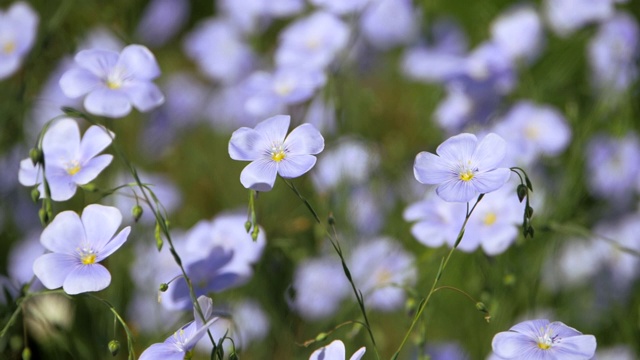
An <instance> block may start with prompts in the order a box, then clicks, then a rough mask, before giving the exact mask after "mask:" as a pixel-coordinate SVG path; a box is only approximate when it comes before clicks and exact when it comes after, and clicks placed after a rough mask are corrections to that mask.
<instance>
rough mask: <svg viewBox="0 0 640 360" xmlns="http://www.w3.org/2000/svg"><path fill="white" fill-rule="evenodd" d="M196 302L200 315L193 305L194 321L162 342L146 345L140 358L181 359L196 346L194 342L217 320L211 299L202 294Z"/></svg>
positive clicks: (146, 359) (150, 359)
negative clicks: (200, 311)
mask: <svg viewBox="0 0 640 360" xmlns="http://www.w3.org/2000/svg"><path fill="white" fill-rule="evenodd" d="M198 304H199V305H200V308H201V309H202V315H203V317H204V319H203V318H202V317H201V316H200V313H199V312H198V310H197V309H196V308H195V307H194V309H193V319H194V321H192V322H190V323H188V324H187V325H185V326H183V327H182V328H180V330H178V331H176V332H175V333H174V334H173V335H172V336H170V337H168V338H167V340H165V341H164V342H163V343H157V344H153V345H151V346H150V347H148V348H147V349H146V350H145V351H144V352H143V353H142V354H141V355H140V360H154V359H164V360H182V359H184V358H185V356H187V352H189V351H190V350H191V349H193V348H194V347H195V346H196V343H197V342H198V341H199V340H200V339H201V338H202V337H203V336H204V334H206V333H207V330H209V327H210V326H211V325H213V323H215V322H216V321H218V318H217V317H214V316H213V301H212V300H211V298H208V297H206V296H204V295H202V296H200V297H198Z"/></svg>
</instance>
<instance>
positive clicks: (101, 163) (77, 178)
mask: <svg viewBox="0 0 640 360" xmlns="http://www.w3.org/2000/svg"><path fill="white" fill-rule="evenodd" d="M111 160H113V155H100V156H97V157H95V158H93V159H91V160H89V162H88V163H87V164H85V165H84V166H82V168H81V169H80V171H78V172H77V173H76V174H75V175H73V176H72V179H73V182H75V183H76V184H78V185H85V184H87V183H89V182H90V181H91V180H93V179H95V178H96V177H97V176H98V174H100V173H101V172H102V170H104V169H105V168H106V167H107V166H109V164H110V163H111Z"/></svg>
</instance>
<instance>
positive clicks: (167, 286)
mask: <svg viewBox="0 0 640 360" xmlns="http://www.w3.org/2000/svg"><path fill="white" fill-rule="evenodd" d="M167 290H169V284H167V283H162V284H160V292H165V291H167Z"/></svg>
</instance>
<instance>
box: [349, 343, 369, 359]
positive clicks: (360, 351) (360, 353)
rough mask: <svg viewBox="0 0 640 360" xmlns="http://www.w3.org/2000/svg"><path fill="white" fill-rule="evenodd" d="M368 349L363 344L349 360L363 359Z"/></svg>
mask: <svg viewBox="0 0 640 360" xmlns="http://www.w3.org/2000/svg"><path fill="white" fill-rule="evenodd" d="M366 351H367V349H366V348H365V347H364V346H363V347H361V348H360V349H358V351H356V352H355V353H353V355H351V357H350V358H349V360H360V359H362V357H363V356H364V353H365V352H366Z"/></svg>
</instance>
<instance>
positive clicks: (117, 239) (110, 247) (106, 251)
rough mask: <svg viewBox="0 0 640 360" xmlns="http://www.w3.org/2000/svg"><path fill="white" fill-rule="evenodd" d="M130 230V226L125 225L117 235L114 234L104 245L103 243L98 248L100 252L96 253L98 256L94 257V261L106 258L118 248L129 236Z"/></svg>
mask: <svg viewBox="0 0 640 360" xmlns="http://www.w3.org/2000/svg"><path fill="white" fill-rule="evenodd" d="M130 232H131V227H130V226H127V227H126V228H124V229H122V230H121V231H120V232H119V233H118V235H116V236H114V237H113V239H111V241H109V242H108V243H107V244H106V245H104V247H103V248H102V249H101V250H99V251H100V253H98V256H97V257H96V261H98V262H100V261H102V260H104V259H106V258H107V257H108V256H109V255H111V254H113V253H114V252H115V251H116V250H118V249H119V248H120V247H121V246H122V244H124V243H125V241H127V238H128V237H129V233H130Z"/></svg>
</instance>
